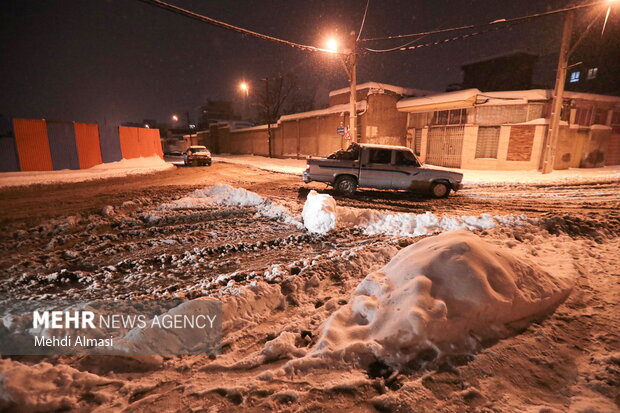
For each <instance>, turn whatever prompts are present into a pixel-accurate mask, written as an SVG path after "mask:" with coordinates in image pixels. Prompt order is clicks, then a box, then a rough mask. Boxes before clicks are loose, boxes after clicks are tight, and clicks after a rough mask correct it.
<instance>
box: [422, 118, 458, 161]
mask: <svg viewBox="0 0 620 413" xmlns="http://www.w3.org/2000/svg"><path fill="white" fill-rule="evenodd" d="M464 131H465V127H464V126H434V127H431V128H430V129H429V131H428V143H427V146H426V163H429V164H431V165H438V166H447V167H450V168H460V167H461V153H462V151H463V133H464Z"/></svg>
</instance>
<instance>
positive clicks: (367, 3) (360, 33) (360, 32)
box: [356, 0, 370, 41]
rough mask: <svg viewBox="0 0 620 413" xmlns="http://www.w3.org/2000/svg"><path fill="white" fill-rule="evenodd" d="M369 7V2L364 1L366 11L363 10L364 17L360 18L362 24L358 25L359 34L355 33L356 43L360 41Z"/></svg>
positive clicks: (368, 0)
mask: <svg viewBox="0 0 620 413" xmlns="http://www.w3.org/2000/svg"><path fill="white" fill-rule="evenodd" d="M369 5H370V0H366V9H364V17H362V24H361V25H360V30H359V32H357V39H356V41H358V40H359V39H360V37H361V36H362V31H363V30H364V23H366V14H368V6H369Z"/></svg>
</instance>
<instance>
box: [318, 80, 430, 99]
mask: <svg viewBox="0 0 620 413" xmlns="http://www.w3.org/2000/svg"><path fill="white" fill-rule="evenodd" d="M364 89H375V90H389V91H390V92H393V93H396V94H397V95H401V96H425V95H429V94H432V93H437V92H433V91H430V90H422V89H411V88H405V87H401V86H394V85H388V84H387V83H379V82H366V83H360V84H358V85H357V87H356V89H355V90H364ZM349 90H350V89H349V88H348V87H345V88H342V89H337V90H332V91H331V92H329V96H330V97H331V96H336V95H341V94H344V93H349Z"/></svg>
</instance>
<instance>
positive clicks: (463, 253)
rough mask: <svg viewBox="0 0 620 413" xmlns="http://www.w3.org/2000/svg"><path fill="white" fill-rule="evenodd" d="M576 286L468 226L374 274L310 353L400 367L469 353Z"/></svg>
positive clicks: (541, 312)
mask: <svg viewBox="0 0 620 413" xmlns="http://www.w3.org/2000/svg"><path fill="white" fill-rule="evenodd" d="M571 288H572V279H571V278H570V277H569V276H566V275H564V276H559V275H555V276H554V275H551V274H549V273H547V272H545V271H543V270H542V269H540V268H539V267H537V266H536V265H535V264H533V263H531V262H529V261H528V260H527V259H523V258H519V257H517V256H515V255H513V254H512V253H511V252H508V251H506V250H503V249H500V248H498V247H496V246H493V245H491V244H488V243H487V242H485V241H483V240H482V239H481V238H479V237H478V236H476V235H474V234H472V233H470V232H466V231H454V232H450V233H445V234H441V235H438V236H435V237H430V238H427V239H424V240H422V241H420V242H418V243H416V244H413V245H411V246H409V247H407V248H405V249H403V250H401V251H400V252H399V253H398V254H397V255H396V256H395V257H394V258H393V259H392V260H391V261H390V262H389V263H388V264H387V265H386V266H385V267H383V268H382V269H381V270H379V271H376V272H373V273H371V274H369V275H368V276H367V277H366V278H365V279H364V280H363V281H362V282H361V283H360V284H359V285H358V287H357V289H356V290H355V292H354V293H353V296H352V298H351V300H350V301H349V303H348V304H347V305H345V306H344V307H341V308H340V309H339V310H338V311H336V312H335V313H334V314H332V316H331V317H330V318H329V319H327V321H326V322H325V323H324V325H323V327H322V332H321V336H320V338H319V341H318V342H317V345H316V347H315V348H314V349H313V350H312V353H311V354H312V355H314V356H320V355H324V356H328V357H329V356H333V357H336V358H337V359H344V360H345V361H350V362H354V363H359V364H360V365H363V366H367V365H368V364H370V363H372V362H373V361H376V360H380V361H382V362H384V363H385V364H387V365H388V366H390V367H392V368H395V369H399V370H401V369H403V368H407V367H408V363H410V362H411V361H413V360H414V359H416V356H418V355H419V354H420V352H423V351H424V354H428V352H430V353H431V354H432V358H434V357H436V356H439V357H441V356H442V355H445V354H448V353H463V352H471V351H473V350H476V349H477V348H479V346H480V343H482V342H484V340H487V339H498V338H502V337H507V336H509V335H511V334H514V333H515V332H517V331H518V330H519V329H520V328H523V327H525V326H527V325H528V323H529V322H531V321H533V320H539V319H542V318H544V317H545V316H547V315H548V314H549V313H550V312H552V311H553V310H554V309H555V308H556V307H557V306H558V305H559V304H560V303H561V302H563V301H564V300H565V299H566V297H567V296H568V295H569V293H570V291H571ZM297 361H298V362H299V361H301V360H297ZM308 362H310V360H308ZM296 364H297V366H298V367H301V365H300V364H303V363H296ZM410 366H411V365H410Z"/></svg>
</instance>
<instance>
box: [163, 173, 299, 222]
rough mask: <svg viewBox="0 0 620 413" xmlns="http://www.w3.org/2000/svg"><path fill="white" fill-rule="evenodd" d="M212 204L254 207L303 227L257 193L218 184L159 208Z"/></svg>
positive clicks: (271, 216)
mask: <svg viewBox="0 0 620 413" xmlns="http://www.w3.org/2000/svg"><path fill="white" fill-rule="evenodd" d="M214 205H224V206H237V207H244V206H247V207H255V208H256V213H257V214H258V215H261V216H264V217H267V218H272V219H276V220H278V221H282V222H285V223H287V224H291V225H294V226H296V227H298V228H303V225H302V224H301V222H300V221H299V219H297V218H296V217H294V216H293V215H292V214H291V213H290V211H289V210H288V209H287V208H286V207H284V206H282V205H278V204H276V203H275V202H273V201H271V200H269V199H265V198H263V197H262V196H260V195H258V194H257V193H254V192H251V191H248V190H245V189H243V188H233V187H232V186H230V185H225V184H220V185H214V186H209V187H207V188H203V189H197V190H195V191H194V192H192V193H190V194H188V195H187V196H185V197H183V198H181V199H178V200H176V201H173V202H170V203H166V204H163V205H161V206H160V208H161V209H172V210H175V209H208V208H211V207H213V206H214Z"/></svg>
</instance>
